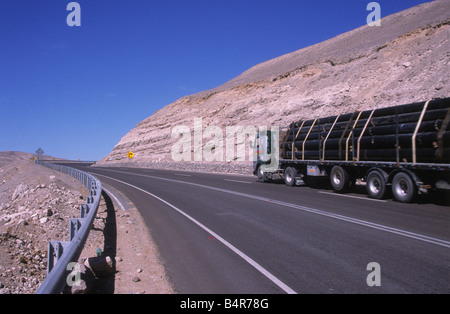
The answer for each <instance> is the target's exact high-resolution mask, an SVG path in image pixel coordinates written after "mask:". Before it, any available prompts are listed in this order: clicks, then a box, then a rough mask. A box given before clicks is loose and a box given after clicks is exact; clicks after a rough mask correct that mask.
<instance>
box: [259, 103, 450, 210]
mask: <svg viewBox="0 0 450 314" xmlns="http://www.w3.org/2000/svg"><path fill="white" fill-rule="evenodd" d="M255 144H256V145H254V149H255V151H254V154H255V162H254V172H253V173H254V175H256V176H257V177H258V181H260V182H268V181H271V180H275V179H277V178H278V179H282V180H283V179H284V182H285V184H286V185H288V186H294V185H300V183H301V182H302V181H303V182H304V183H305V184H309V183H310V182H314V181H315V182H317V180H314V179H317V178H319V177H322V178H327V180H326V181H327V182H329V183H331V187H332V188H333V189H334V190H335V191H336V192H339V193H345V192H347V191H349V190H350V189H351V188H352V187H353V186H354V185H355V183H358V184H362V185H365V186H366V190H367V194H368V196H369V197H371V198H374V199H383V198H385V197H386V192H387V191H388V190H389V188H390V189H391V190H392V195H393V197H394V199H395V200H397V201H399V202H404V203H409V202H412V201H413V200H414V199H415V198H416V196H417V195H419V194H422V193H429V192H430V191H434V190H447V191H450V98H443V99H432V100H429V101H425V102H416V103H411V104H406V105H400V106H393V107H387V108H379V109H375V110H365V111H359V112H352V113H347V114H341V115H335V116H329V117H325V118H317V119H308V120H300V121H297V122H293V123H291V124H290V125H289V127H286V128H279V127H277V128H272V129H271V130H263V131H260V132H259V133H258V134H257V136H256V141H255ZM322 182H323V180H322Z"/></svg>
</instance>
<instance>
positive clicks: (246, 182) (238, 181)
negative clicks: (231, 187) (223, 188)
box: [224, 179, 252, 184]
mask: <svg viewBox="0 0 450 314" xmlns="http://www.w3.org/2000/svg"><path fill="white" fill-rule="evenodd" d="M224 181H228V182H237V183H245V184H252V183H251V182H248V181H240V180H230V179H224Z"/></svg>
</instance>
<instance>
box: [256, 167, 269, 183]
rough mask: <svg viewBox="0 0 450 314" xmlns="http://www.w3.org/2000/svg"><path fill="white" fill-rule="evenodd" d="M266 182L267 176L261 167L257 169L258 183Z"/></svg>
mask: <svg viewBox="0 0 450 314" xmlns="http://www.w3.org/2000/svg"><path fill="white" fill-rule="evenodd" d="M266 181H267V176H266V174H265V172H264V171H263V169H262V167H259V168H258V182H261V183H264V182H266Z"/></svg>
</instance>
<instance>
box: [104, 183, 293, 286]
mask: <svg viewBox="0 0 450 314" xmlns="http://www.w3.org/2000/svg"><path fill="white" fill-rule="evenodd" d="M97 175H100V176H103V177H106V178H109V179H111V180H114V181H117V182H120V183H122V184H126V185H128V186H130V187H132V188H135V189H136V190H139V191H141V192H143V193H146V194H148V195H150V196H151V197H153V198H156V199H157V200H159V201H161V202H162V203H164V204H166V205H167V206H169V207H171V208H172V209H174V210H176V211H177V212H178V213H180V214H181V215H183V216H184V217H186V218H187V219H189V220H190V221H192V222H193V223H194V224H196V225H197V226H199V227H200V228H202V229H203V230H204V231H206V232H207V233H209V234H210V235H211V236H213V237H214V238H215V239H217V240H219V241H220V242H221V243H222V244H223V245H225V246H226V247H227V248H229V249H230V250H232V251H233V252H234V253H236V254H237V255H239V256H240V257H241V258H243V259H244V260H245V261H246V262H247V263H249V264H250V265H251V266H253V267H254V268H255V269H256V270H258V271H259V272H260V273H261V274H263V275H264V276H266V277H267V278H268V279H269V280H270V281H272V282H273V283H274V284H276V285H277V286H278V287H279V288H281V289H282V290H283V291H285V292H286V293H288V294H297V293H296V292H295V291H294V290H292V289H291V288H289V287H288V286H287V285H286V284H285V283H283V282H282V281H281V280H279V279H278V278H277V277H275V276H274V275H272V274H271V273H270V272H269V271H268V270H267V269H265V268H264V267H262V266H261V265H259V264H258V263H257V262H256V261H255V260H253V259H251V258H250V257H249V256H247V255H246V254H244V253H243V252H242V251H240V250H239V249H237V248H236V247H235V246H233V245H232V244H231V243H229V242H228V241H227V240H225V239H224V238H222V237H221V236H219V235H218V234H217V233H215V232H214V231H212V230H211V229H209V228H208V227H206V226H205V225H203V224H202V223H201V222H199V221H198V220H196V219H195V218H193V217H191V216H189V215H188V214H186V213H185V212H184V211H182V210H181V209H179V208H178V207H176V206H174V205H172V204H170V203H169V202H167V201H165V200H163V199H162V198H160V197H158V196H156V195H154V194H152V193H150V192H148V191H146V190H144V189H141V188H139V187H137V186H134V185H132V184H129V183H127V182H124V181H121V180H117V179H114V178H111V177H108V176H105V175H101V174H97Z"/></svg>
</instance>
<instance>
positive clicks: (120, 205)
mask: <svg viewBox="0 0 450 314" xmlns="http://www.w3.org/2000/svg"><path fill="white" fill-rule="evenodd" d="M102 188H103V191H105V192H106V193H108V195H109V196H111V197H112V198H113V199H114V200H115V201H116V203H117V204H118V205H119V207H120V209H121V210H123V211H126V209H125V207H124V206H123V204H122V203H121V202H120V201H119V199H118V198H117V197H116V196H115V195H114V194H113V193H112V192H111V191H109V190H108V189H106V188H105V187H103V186H102Z"/></svg>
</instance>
